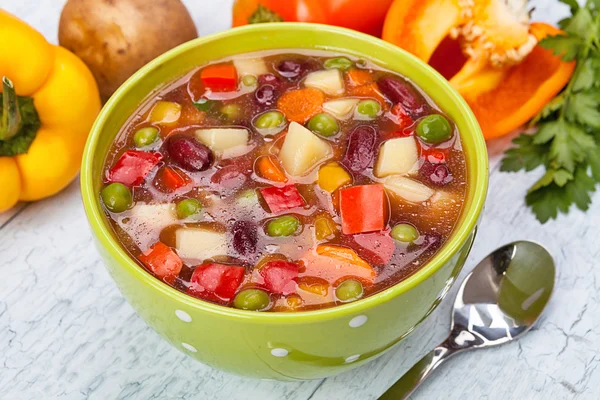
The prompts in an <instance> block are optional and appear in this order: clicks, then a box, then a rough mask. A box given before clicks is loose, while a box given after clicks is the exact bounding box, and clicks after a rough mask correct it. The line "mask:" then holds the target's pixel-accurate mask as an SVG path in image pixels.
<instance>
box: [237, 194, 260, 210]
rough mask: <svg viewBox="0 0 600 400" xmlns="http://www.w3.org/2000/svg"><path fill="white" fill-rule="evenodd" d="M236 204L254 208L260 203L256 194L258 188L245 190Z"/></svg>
mask: <svg viewBox="0 0 600 400" xmlns="http://www.w3.org/2000/svg"><path fill="white" fill-rule="evenodd" d="M236 204H237V205H238V207H242V208H250V209H254V208H255V207H256V206H257V205H258V195H257V194H256V190H254V189H247V190H244V191H243V192H242V193H240V194H239V196H238V198H237V199H236Z"/></svg>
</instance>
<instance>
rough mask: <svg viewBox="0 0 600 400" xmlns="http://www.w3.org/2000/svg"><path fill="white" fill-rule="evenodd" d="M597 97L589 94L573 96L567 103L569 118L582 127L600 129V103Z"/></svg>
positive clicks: (583, 93)
mask: <svg viewBox="0 0 600 400" xmlns="http://www.w3.org/2000/svg"><path fill="white" fill-rule="evenodd" d="M597 96H598V95H597V94H593V93H588V92H582V93H577V94H574V95H573V96H571V98H570V99H569V101H568V102H567V108H566V116H567V118H569V119H570V120H571V121H574V122H579V123H580V124H582V125H588V126H590V127H592V128H600V103H599V102H598V97H597Z"/></svg>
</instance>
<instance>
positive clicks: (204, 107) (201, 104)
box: [194, 99, 216, 111]
mask: <svg viewBox="0 0 600 400" xmlns="http://www.w3.org/2000/svg"><path fill="white" fill-rule="evenodd" d="M215 103H216V101H214V100H208V99H200V100H198V101H196V102H195V103H194V107H196V108H197V109H198V110H200V111H208V110H210V109H211V108H213V106H214V105H215Z"/></svg>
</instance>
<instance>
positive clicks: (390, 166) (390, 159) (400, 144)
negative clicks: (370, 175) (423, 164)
mask: <svg viewBox="0 0 600 400" xmlns="http://www.w3.org/2000/svg"><path fill="white" fill-rule="evenodd" d="M418 159H419V152H418V150H417V144H416V143H415V139H414V138H413V137H403V138H396V139H390V140H388V141H386V142H385V143H383V145H382V146H381V149H380V150H379V157H378V158H377V164H376V165H375V171H374V173H375V176H376V177H378V178H383V177H386V176H389V175H405V174H407V173H409V172H411V171H413V170H414V169H415V168H416V166H417V161H418Z"/></svg>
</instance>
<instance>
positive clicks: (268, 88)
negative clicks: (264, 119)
mask: <svg viewBox="0 0 600 400" xmlns="http://www.w3.org/2000/svg"><path fill="white" fill-rule="evenodd" d="M254 98H255V99H256V102H257V103H258V104H260V105H263V106H272V105H273V104H274V103H275V87H274V86H273V85H262V86H261V87H259V88H258V89H256V92H254Z"/></svg>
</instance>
